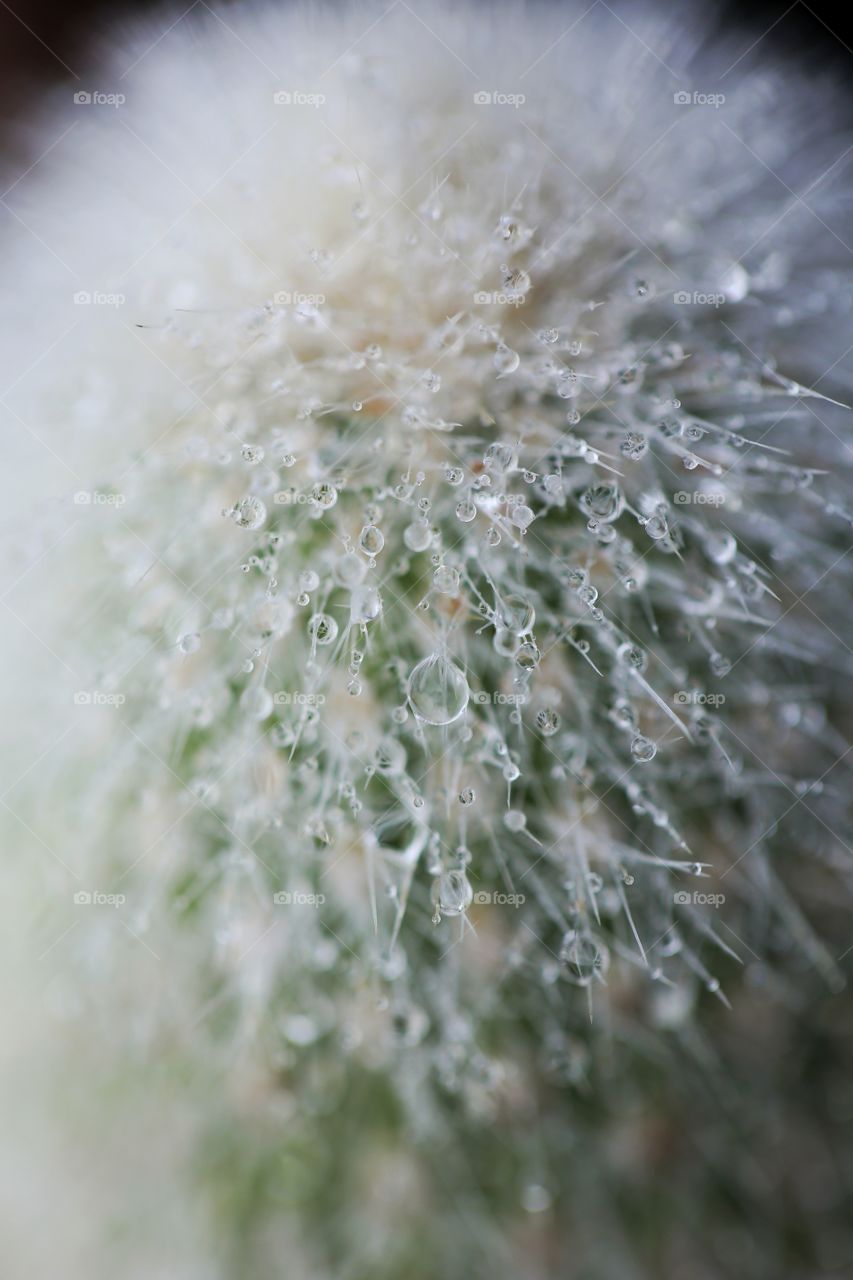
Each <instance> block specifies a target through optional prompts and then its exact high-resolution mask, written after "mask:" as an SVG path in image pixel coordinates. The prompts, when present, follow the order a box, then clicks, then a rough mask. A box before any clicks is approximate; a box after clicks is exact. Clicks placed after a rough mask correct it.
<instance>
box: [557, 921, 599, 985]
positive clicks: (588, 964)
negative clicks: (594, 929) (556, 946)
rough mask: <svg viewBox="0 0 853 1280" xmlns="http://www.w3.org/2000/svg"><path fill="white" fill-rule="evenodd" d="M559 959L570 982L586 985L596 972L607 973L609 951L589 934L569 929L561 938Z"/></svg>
mask: <svg viewBox="0 0 853 1280" xmlns="http://www.w3.org/2000/svg"><path fill="white" fill-rule="evenodd" d="M560 960H561V962H562V963H563V964H564V965H565V976H566V978H568V980H569V981H570V982H573V983H574V984H575V986H578V987H588V986H589V984H590V983H591V982H592V980H593V978H594V977H595V975H596V973H600V974H602V975H603V974H606V973H607V970H608V968H609V967H610V952H609V951H608V949H607V947H606V946H605V945H604V943H603V942H599V941H598V939H596V938H594V937H593V936H592V935H591V934H589V933H579V932H578V931H576V930H574V929H571V930H569V932H568V933H567V934H566V935H565V936H564V938H563V942H562V945H561V947H560Z"/></svg>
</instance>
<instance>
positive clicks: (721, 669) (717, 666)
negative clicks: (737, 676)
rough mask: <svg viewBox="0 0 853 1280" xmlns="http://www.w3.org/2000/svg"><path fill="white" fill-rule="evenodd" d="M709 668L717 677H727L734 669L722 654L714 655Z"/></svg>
mask: <svg viewBox="0 0 853 1280" xmlns="http://www.w3.org/2000/svg"><path fill="white" fill-rule="evenodd" d="M708 666H709V667H710V668H711V670H712V671H713V673H714V675H715V676H720V677H721V678H722V677H723V676H727V675H728V674H729V672H730V671H731V669H732V664H731V662H730V661H729V659H728V658H727V657H725V655H724V654H722V653H712V654H711V656H710V658H709V659H708Z"/></svg>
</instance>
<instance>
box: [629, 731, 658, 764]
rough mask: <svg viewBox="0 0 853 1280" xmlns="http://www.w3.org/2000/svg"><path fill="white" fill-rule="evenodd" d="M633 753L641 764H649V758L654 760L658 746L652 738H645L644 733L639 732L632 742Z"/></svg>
mask: <svg viewBox="0 0 853 1280" xmlns="http://www.w3.org/2000/svg"><path fill="white" fill-rule="evenodd" d="M631 755H632V756H633V757H634V759H635V760H637V761H639V763H640V764H648V762H649V760H654V758H655V756H656V755H657V747H656V746H655V744H654V743H653V742H652V740H651V738H645V737H643V735H642V734H637V736H636V738H634V740H633V741H632V743H631Z"/></svg>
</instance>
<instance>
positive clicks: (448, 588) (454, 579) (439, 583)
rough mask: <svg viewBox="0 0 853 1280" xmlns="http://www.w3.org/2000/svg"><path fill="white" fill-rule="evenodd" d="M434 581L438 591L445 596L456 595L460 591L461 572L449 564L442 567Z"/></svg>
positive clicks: (436, 572) (434, 576) (435, 575)
mask: <svg viewBox="0 0 853 1280" xmlns="http://www.w3.org/2000/svg"><path fill="white" fill-rule="evenodd" d="M432 581H433V585H434V587H435V589H436V591H440V592H441V593H442V594H443V595H448V596H452V595H455V594H456V592H457V591H458V590H459V570H458V569H454V568H452V567H451V566H450V565H448V564H443V565H440V566H439V567H438V568H437V569H436V571H435V573H434V575H433V579H432Z"/></svg>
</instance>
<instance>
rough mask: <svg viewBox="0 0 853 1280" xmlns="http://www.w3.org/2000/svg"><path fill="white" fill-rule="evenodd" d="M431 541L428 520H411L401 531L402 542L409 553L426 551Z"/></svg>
mask: <svg viewBox="0 0 853 1280" xmlns="http://www.w3.org/2000/svg"><path fill="white" fill-rule="evenodd" d="M431 540H432V530H431V529H430V527H429V521H428V520H413V521H412V523H411V524H409V525H406V528H405V529H404V530H403V541H404V543H405V544H406V546H407V547H408V548H409V550H410V551H426V549H427V547H428V546H429V544H430V542H431Z"/></svg>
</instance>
